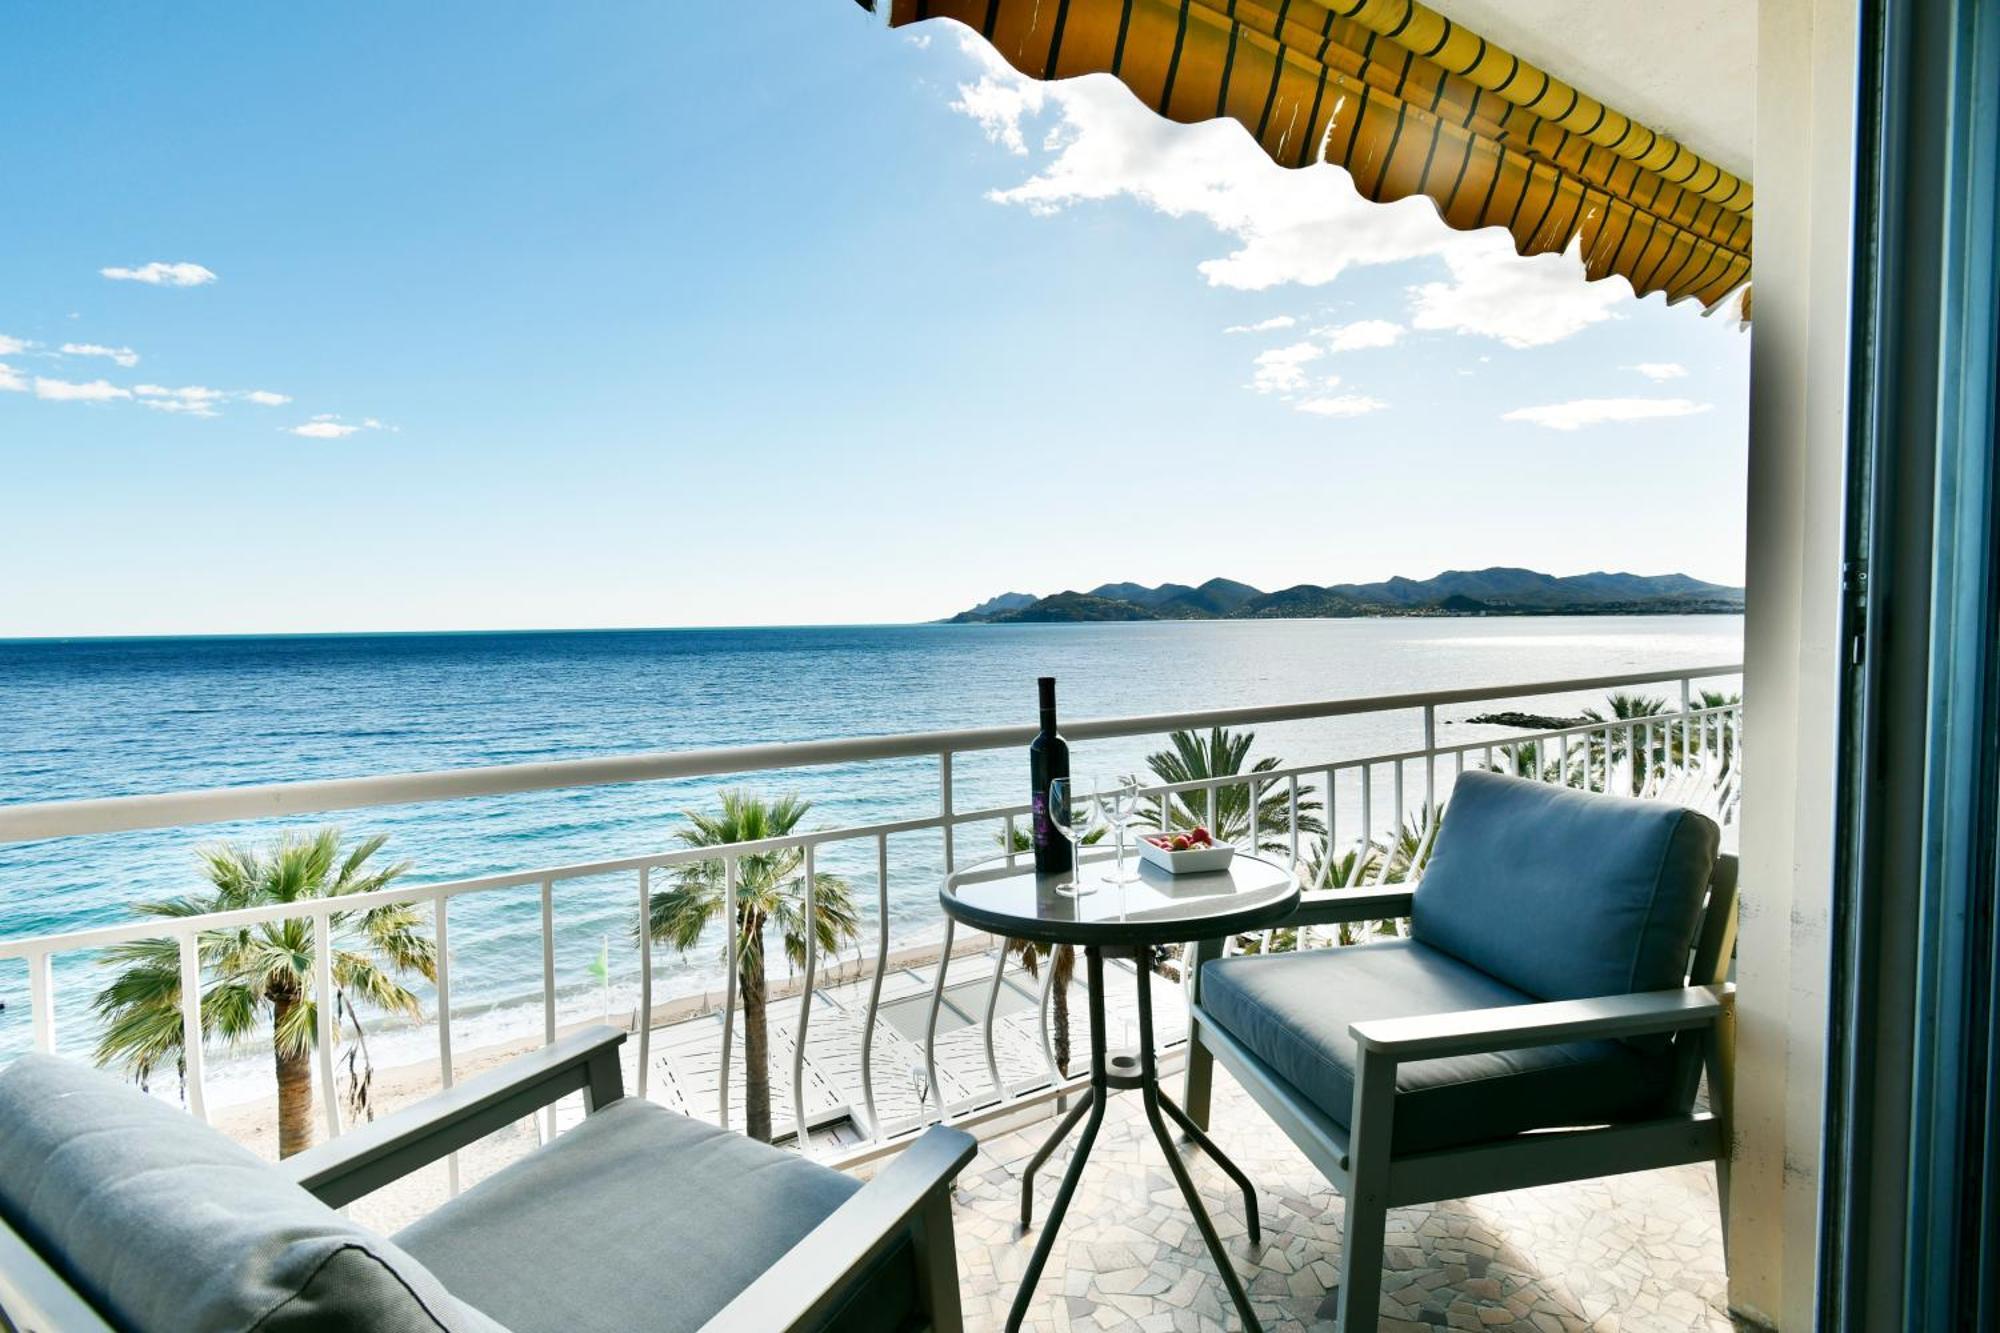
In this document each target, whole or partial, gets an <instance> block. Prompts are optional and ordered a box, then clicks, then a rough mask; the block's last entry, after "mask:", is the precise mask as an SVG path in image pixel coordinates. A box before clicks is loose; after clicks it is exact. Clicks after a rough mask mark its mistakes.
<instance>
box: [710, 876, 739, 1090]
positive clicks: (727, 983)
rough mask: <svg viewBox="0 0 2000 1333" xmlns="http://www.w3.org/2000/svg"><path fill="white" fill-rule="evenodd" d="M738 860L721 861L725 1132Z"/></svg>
mask: <svg viewBox="0 0 2000 1333" xmlns="http://www.w3.org/2000/svg"><path fill="white" fill-rule="evenodd" d="M737 873H738V872H737V858H736V857H734V856H729V857H724V858H723V861H722V929H723V932H724V934H723V937H722V957H723V960H724V961H723V969H722V1063H721V1064H720V1065H718V1066H717V1067H716V1079H715V1114H716V1120H717V1122H718V1123H719V1124H721V1126H722V1127H723V1128H724V1129H728V1128H729V1047H730V1043H731V1039H732V1038H734V1037H735V1035H736V972H737V968H738V967H739V966H740V965H741V961H742V953H743V941H742V938H741V934H740V932H741V929H742V928H741V927H740V926H739V925H738V924H737V922H736V877H737Z"/></svg>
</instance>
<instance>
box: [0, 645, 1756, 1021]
mask: <svg viewBox="0 0 2000 1333" xmlns="http://www.w3.org/2000/svg"><path fill="white" fill-rule="evenodd" d="M1741 640H1742V623H1741V620H1740V618H1737V617H1712V616H1710V617H1687V618H1680V617H1653V618H1629V619H1628V618H1612V617H1587V618H1576V619H1567V618H1548V619H1526V618H1524V619H1506V620H1376V621H1364V620H1353V621H1269V622H1207V623H1187V624H1129V625H1060V626H928V625H919V626H888V627H879V628H871V627H852V628H831V629H747V630H666V631H633V632H600V633H533V634H451V635H381V636H337V637H291V638H211V639H135V640H88V641H77V642H18V641H17V642H0V803H12V802H20V801H46V800H58V799H69V798H77V797H90V796H110V795H125V794H133V793H141V792H160V791H170V790H175V789H180V788H188V787H209V786H222V785H233V784H241V783H255V782H271V781H285V780H294V779H302V778H323V777H345V776H355V775H363V774H370V773H382V772H395V771H407V770H414V769H431V768H448V767H456V766H462V765H476V764H493V763H511V762H517V761H522V760H541V759H564V758H573V757H577V756H585V755H604V754H616V753H624V752H631V751H640V750H657V749H687V748H694V747H701V746H713V745H735V744H743V743H747V742H757V741H789V740H805V739H811V738H816V737H828V736H850V735H863V734H869V733H885V732H897V731H916V730H927V729H931V728H937V727H954V726H981V725H992V724H1009V723H1022V722H1031V721H1032V720H1033V713H1034V677H1035V676H1036V675H1038V674H1043V673H1053V674H1055V675H1056V676H1057V677H1058V678H1059V680H1060V689H1061V696H1062V707H1063V711H1064V713H1065V715H1067V716H1070V717H1077V716H1090V717H1096V716H1104V715H1110V714H1129V713H1151V712H1165V711H1172V710H1178V709H1192V708H1205V707H1222V706H1232V705H1238V704H1253V703H1278V702H1286V701H1292V700H1299V699H1309V698H1328V697H1338V696H1349V695H1366V694H1380V693H1391V692H1401V691H1411V690H1421V689H1430V688H1443V687H1447V686H1462V685H1467V684H1473V683H1494V684H1500V683H1507V682H1515V681H1529V680H1534V679H1538V678H1539V679H1548V678H1556V677H1574V676H1582V675H1591V674H1600V673H1611V672H1618V671H1643V670H1651V669H1655V668H1669V667H1677V666H1693V665H1700V664H1707V663H1722V662H1733V661H1735V660H1737V658H1738V656H1739V654H1740V652H1741ZM1731 687H1732V688H1733V687H1734V683H1733V682H1732V683H1731ZM1545 702H1546V701H1545ZM1474 711H1478V710H1477V709H1461V710H1458V711H1457V712H1456V714H1454V716H1457V717H1459V718H1462V717H1464V716H1466V715H1468V714H1469V713H1471V712H1474ZM1459 725H1460V727H1461V729H1460V730H1458V731H1455V732H1454V731H1446V732H1443V733H1442V734H1443V735H1445V736H1451V735H1472V734H1481V735H1483V734H1486V733H1485V732H1484V731H1483V730H1478V729H1473V730H1467V729H1464V728H1463V724H1462V723H1461V724H1459ZM1417 735H1418V723H1417V719H1416V717H1415V715H1414V714H1400V715H1396V716H1394V717H1384V718H1373V719H1352V720H1342V721H1340V722H1329V723H1315V724H1296V725H1291V726H1286V727H1272V728H1266V729H1263V730H1262V731H1261V732H1260V735H1259V738H1258V740H1259V744H1258V746H1257V749H1256V752H1255V753H1257V754H1277V755H1281V756H1283V757H1285V758H1287V759H1288V760H1291V761H1293V762H1303V761H1306V760H1318V759H1322V758H1331V757H1335V756H1337V755H1340V754H1351V753H1356V752H1358V747H1361V746H1369V747H1371V748H1372V747H1375V746H1389V745H1398V744H1413V743H1415V741H1416V740H1417ZM1152 748H1156V746H1155V745H1152V744H1148V743H1146V742H1143V741H1130V742H1117V743H1105V744H1103V745H1096V746H1088V747H1078V751H1077V755H1076V759H1075V763H1074V767H1075V768H1076V770H1077V772H1078V773H1079V774H1080V775H1082V774H1090V773H1111V772H1117V771H1129V770H1136V769H1138V768H1139V767H1141V764H1142V760H1143V756H1144V754H1145V753H1146V752H1147V751H1148V750H1149V749H1152ZM957 781H958V802H959V804H960V805H961V806H973V805H986V804H998V803H1002V802H1011V801H1016V800H1020V799H1024V793H1023V792H1022V791H1021V790H1019V789H1020V788H1021V787H1022V786H1023V785H1024V784H1025V773H1024V763H1023V761H1022V757H1021V756H1018V755H1014V754H1006V755H993V756H984V757H979V758H975V759H973V760H971V761H969V762H967V763H966V764H965V766H964V768H963V769H962V770H961V771H960V772H959V773H958V775H957ZM748 784H749V785H754V786H757V787H761V788H767V789H771V790H797V791H801V792H804V793H806V794H807V795H810V796H811V797H813V798H814V799H815V800H816V801H817V802H818V806H817V809H816V811H815V814H814V816H813V817H812V821H811V822H814V823H816V824H818V823H824V824H854V823H864V822H871V821H875V820H882V819H892V818H898V817H905V816H911V815H917V814H921V813H926V812H928V811H930V810H931V809H933V808H934V803H935V801H936V784H937V775H936V766H935V764H934V763H933V762H929V761H925V762H907V763H896V764H879V765H871V766H867V768H866V769H865V770H863V769H860V768H826V769H818V770H811V771H806V772H800V773H789V774H765V775H760V776H758V777H755V778H753V779H750V780H748ZM715 788H716V784H715V783H713V782H708V781H702V782H686V783H655V784H643V785H637V786H625V787H605V788H596V789H590V790H583V791H564V792H549V793H536V794H527V795H520V796H509V797H496V798H487V799H480V800H473V801H460V802H455V803H449V804H439V805H428V806H406V807H400V808H395V809H384V810H369V811H349V812H345V813H344V814H342V815H339V816H336V817H334V819H335V822H339V823H341V824H343V825H344V826H345V827H346V828H348V829H349V830H351V831H354V832H357V833H359V832H370V833H372V832H386V833H388V834H389V835H390V843H389V848H388V851H387V853H385V855H391V856H394V857H396V858H399V859H400V858H407V859H410V860H412V861H413V862H414V867H413V869H412V871H411V872H410V878H411V879H412V880H417V881H423V880H441V879H455V878H460V877H463V876H468V875H476V874H481V873H492V872H499V871H510V870H520V869H530V868H535V867H541V866H553V865H558V864H561V863H563V862H570V861H584V860H595V859H608V858H612V857H617V856H624V855H636V854H639V853H642V852H646V851H650V850H656V849H660V848H664V847H668V846H670V845H672V835H673V830H674V828H675V826H676V823H677V816H678V813H679V812H680V811H681V810H683V809H686V808H688V807H689V806H692V805H698V804H701V803H702V802H704V801H705V800H707V799H709V798H711V797H712V795H713V792H714V790H715ZM299 822H301V821H294V823H295V824H296V823H299ZM302 822H303V823H306V824H310V823H313V822H315V821H310V820H308V821H302ZM274 827H275V826H274V825H265V826H263V827H258V826H249V825H238V826H231V827H215V828H207V829H193V830H170V831H164V832H142V833H130V834H117V835H106V836H98V837H89V838H72V839H61V840H53V841H47V842H41V843H34V844H25V845H16V846H11V847H0V936H15V935H28V934H39V933H43V932H48V931H59V930H74V929H80V928H83V927H86V926H91V925H99V924H104V923H108V922H115V921H119V920H122V919H125V918H127V917H128V916H129V915H130V913H129V908H128V905H129V904H130V903H132V902H134V901H138V900H144V899H147V898H155V897H161V896H165V895H170V894H175V893H180V892H188V891H193V890H196V889H198V888H199V887H200V882H199V880H198V878H197V877H196V876H195V875H194V873H193V868H194V861H193V857H192V853H193V851H194V849H195V848H196V847H197V846H198V845H200V844H201V843H203V842H205V841H209V840H212V839H215V838H218V837H225V836H227V837H264V836H268V835H269V834H270V833H271V832H272V831H273V828H274ZM962 836H963V837H965V838H966V840H967V844H969V845H967V846H965V848H964V849H963V850H962V851H961V857H962V858H963V857H966V856H968V855H976V854H977V853H978V852H979V851H981V850H984V849H985V848H986V845H987V844H988V843H990V842H991V841H992V835H990V834H987V835H980V834H973V833H967V834H964V835H962ZM940 856H941V845H940V842H939V840H938V838H937V837H936V836H935V835H926V836H923V837H914V836H913V837H911V838H909V839H899V840H898V841H897V844H896V852H895V860H894V863H893V866H894V869H893V872H892V877H891V886H890V887H891V911H890V915H891V920H892V925H893V928H894V931H895V933H896V934H897V935H898V936H914V935H916V934H921V933H923V932H924V931H926V930H929V929H934V928H935V924H936V911H935V886H936V880H935V875H936V871H937V868H938V867H939V865H940V864H941V859H940ZM829 860H830V862H831V867H832V868H834V869H837V870H843V871H846V872H849V873H851V874H852V875H853V877H854V879H855V882H856V886H857V889H859V890H860V891H861V893H862V896H863V897H864V898H866V899H868V900H869V901H870V903H871V904H872V900H873V896H874V893H875V885H874V879H873V868H874V857H873V852H872V849H871V848H867V847H862V846H859V845H857V846H856V847H855V848H854V849H853V850H852V852H850V853H845V854H843V853H839V852H836V853H833V854H832V855H831V856H830V858H829ZM557 898H558V908H557V910H558V916H559V919H560V921H561V928H560V931H559V958H558V975H559V978H560V979H561V982H562V984H563V985H564V986H565V987H566V988H568V990H569V994H568V995H567V997H566V1000H565V1004H566V1007H567V1008H569V1009H571V1010H589V1009H592V1008H594V1007H601V1006H602V1004H603V1002H604V1000H603V996H602V995H601V993H600V992H599V991H598V989H597V988H596V986H595V984H594V983H593V982H592V981H591V980H590V973H589V970H588V969H589V965H590V963H591V961H592V960H594V959H595V958H596V957H597V955H598V952H599V950H600V948H601V947H603V941H604V940H605V939H606V937H609V940H610V946H611V947H610V953H611V967H612V973H613V979H614V986H613V995H612V1001H613V1004H614V1007H619V1008H629V1006H630V1003H631V1001H630V994H631V980H632V977H633V976H634V975H635V971H636V955H635V954H633V952H632V950H631V947H630V944H629V934H628V931H629V927H630V924H631V921H632V919H633V918H634V916H635V915H636V908H635V902H636V882H635V881H634V880H632V879H631V878H630V877H625V878H620V879H617V880H603V881H583V882H572V883H568V884H565V885H563V886H560V887H559V889H558V894H557ZM871 910H872V906H871ZM452 926H453V941H454V949H453V976H454V992H455V999H456V1002H457V1003H456V1005H455V1007H458V1006H463V1008H464V1010H465V1013H466V1015H467V1020H466V1021H467V1022H468V1023H472V1024H483V1025H484V1026H483V1027H474V1028H472V1029H469V1031H468V1039H478V1038H479V1037H481V1036H484V1035H499V1033H500V1032H502V1031H532V1030H536V1029H537V1027H538V1024H539V1008H538V1001H536V999H535V997H536V996H537V995H538V993H539V992H538V989H537V988H538V986H539V978H540V940H539V906H538V900H537V897H536V894H535V891H534V890H533V889H532V888H530V889H527V890H524V891H521V892H510V893H505V894H501V895H480V896H478V897H475V898H470V899H461V900H459V901H458V902H456V903H455V904H454V905H453V910H452ZM871 929H872V926H871ZM711 963H712V959H711V957H710V956H709V954H708V951H706V950H704V951H702V953H701V954H700V955H699V956H695V957H690V958H689V959H688V960H686V961H685V962H683V961H681V960H677V959H676V958H675V957H674V956H673V955H672V954H670V953H663V954H662V955H661V957H660V958H659V959H658V960H657V966H658V968H659V972H658V978H659V983H660V986H661V989H662V993H663V994H665V993H673V992H674V991H677V990H678V991H692V990H699V989H701V988H702V987H703V986H704V985H705V984H708V983H709V982H711V981H712V980H713V977H714V970H713V968H712V966H710V964H711ZM103 971H104V970H103V969H102V968H101V967H99V966H98V965H97V964H96V963H95V962H94V961H93V960H92V959H91V958H89V957H88V956H76V957H67V958H64V959H62V960H60V962H59V964H58V972H57V976H58V982H59V988H60V994H61V997H62V1003H61V1005H60V1006H59V1008H58V1024H59V1039H60V1041H61V1043H62V1045H63V1046H64V1047H65V1048H76V1049H81V1048H82V1047H83V1046H85V1045H87V1043H88V1041H89V1039H90V1035H91V1034H90V1030H89V1029H90V1023H89V1015H88V1000H89V997H90V994H91V992H92V991H93V990H94V989H95V988H96V987H97V986H98V985H101V984H102V980H103ZM0 1000H4V1001H5V1002H6V1005H7V1007H6V1010H5V1012H3V1013H0V1058H4V1057H5V1056H6V1055H7V1054H11V1053H13V1052H15V1051H18V1050H21V1049H23V1048H24V1047H25V1046H26V1045H27V1042H28V1026H29V1015H28V1004H27V997H26V980H25V972H24V969H22V968H21V966H20V965H19V964H18V963H4V964H0ZM531 1002H532V1003H531ZM524 1006H525V1007H524ZM382 1058H383V1055H382V1053H381V1052H379V1051H378V1052H377V1059H378V1061H379V1060H381V1059H382Z"/></svg>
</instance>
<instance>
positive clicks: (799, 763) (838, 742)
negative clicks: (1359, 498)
mask: <svg viewBox="0 0 2000 1333" xmlns="http://www.w3.org/2000/svg"><path fill="white" fill-rule="evenodd" d="M1742 674H1743V666H1742V664H1741V663H1740V662H1738V663H1731V664H1727V665H1722V666H1699V667H1676V668H1673V669H1670V670H1663V671H1639V672H1622V673H1617V674H1613V675H1601V676H1581V677H1575V678H1572V679H1568V680H1544V681H1524V682H1520V683H1517V684H1509V685H1482V686H1471V687H1466V688H1461V689H1448V690H1425V691H1419V692H1414V693H1405V694H1377V695H1364V696H1359V697H1353V698H1345V699H1321V700H1313V701H1308V702H1301V703H1291V704H1249V705H1244V706H1241V707H1236V708H1213V709H1202V710H1197V711H1194V712H1182V713H1152V714H1144V715H1140V716H1134V717H1115V718H1097V719H1090V720H1086V721H1080V722H1071V723H1066V724H1065V725H1064V727H1063V734H1064V735H1065V736H1066V737H1068V738H1069V739H1070V740H1073V741H1085V740H1106V739H1111V738H1114V737H1121V736H1146V735H1153V734H1156V733H1159V732H1167V731H1181V730H1186V729H1189V728H1195V727H1228V726H1242V725H1246V724H1250V723H1268V722H1302V721H1309V720H1312V719H1315V718H1329V717H1345V716H1351V715H1355V714H1361V713H1383V712H1396V711H1400V710H1403V709H1411V708H1425V707H1430V708H1436V707H1440V706H1443V705H1447V704H1459V703H1476V702H1479V701H1481V700H1486V699H1514V698H1532V697H1537V696H1542V695H1550V694H1575V693H1581V692H1583V691H1586V690H1599V689H1605V688H1608V687H1611V686H1617V685H1654V684H1660V683H1662V682H1666V681H1686V680H1700V679H1706V678H1709V677H1720V676H1740V675H1742ZM1034 734H1035V728H1034V727H1032V726H1026V725H1022V726H1004V727H970V728H961V729H957V730H945V731H915V732H901V733H892V734H889V735H883V736H861V737H844V738H838V739H831V740H813V741H772V742H764V743H759V744H756V745H731V746H714V747H709V748H706V749H695V750H657V751H648V752H645V753H640V754H629V755H607V756H603V757H599V758H589V759H551V760H540V761H535V762H531V763H519V764H490V765H485V766H479V767H469V768H450V769H434V770H430V771H425V772H416V773H386V774H375V775H372V776H368V777H359V778H314V779H307V780H302V781H295V782H270V783H259V784H255V785H246V786H241V787H209V788H203V789H199V790H192V791H176V792H157V793H149V794H146V795H141V796H100V797H86V798H83V799H79V800H68V801H32V802H23V803H21V804H17V805H0V845H5V844H8V843H17V842H33V841H40V840H42V839H46V838H62V837H76V836H81V835H86V834H94V833H123V832H128V831H131V830H134V829H157V828H180V827H185V826H188V825H200V824H216V823H222V822H225V821H230V820H238V819H271V818H280V817H284V816H291V815H308V814H321V813H325V812H328V811H333V810H354V809H361V808H364V807H375V806H387V805H414V804H418V803H422V802H428V801H446V800H460V799H464V798H466V797H474V796H501V795H508V794H512V793H518V792H530V791H552V790H558V789H561V788H567V787H597V786H609V785H615V784H622V783H628V782H649V781H659V780H665V779H676V778H697V777H717V776H723V775H732V774H739V773H756V772H769V771H772V770H775V769H790V768H815V767H822V766H825V765H829V764H848V763H862V762H872V761H876V760H883V759H920V758H931V757H935V756H938V755H940V754H946V753H950V754H963V753H967V752H971V751H978V750H998V749H1006V748H1009V747H1012V746H1017V745H1025V744H1026V743H1027V742H1028V741H1030V740H1031V739H1033V737H1034Z"/></svg>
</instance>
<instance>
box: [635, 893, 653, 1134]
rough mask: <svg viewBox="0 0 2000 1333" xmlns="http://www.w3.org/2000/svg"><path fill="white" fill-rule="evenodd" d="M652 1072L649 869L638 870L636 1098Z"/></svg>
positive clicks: (651, 940)
mask: <svg viewBox="0 0 2000 1333" xmlns="http://www.w3.org/2000/svg"><path fill="white" fill-rule="evenodd" d="M652 1070H653V868H652V867H651V866H640V867H639V1078H638V1084H639V1095H640V1096H641V1097H644V1096H645V1095H646V1089H647V1087H648V1086H649V1083H650V1081H651V1076H652Z"/></svg>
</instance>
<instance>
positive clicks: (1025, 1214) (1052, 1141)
mask: <svg viewBox="0 0 2000 1333" xmlns="http://www.w3.org/2000/svg"><path fill="white" fill-rule="evenodd" d="M1095 1105H1097V1097H1096V1095H1095V1094H1093V1093H1092V1092H1090V1091H1089V1090H1087V1089H1086V1090H1085V1092H1084V1094H1083V1095H1082V1096H1081V1097H1079V1098H1077V1101H1076V1105H1075V1106H1072V1107H1071V1108H1070V1111H1069V1114H1068V1115H1066V1116H1064V1117H1063V1120H1062V1123H1061V1124H1060V1125H1057V1126H1056V1128H1055V1133H1053V1134H1051V1135H1049V1137H1048V1141H1047V1142H1046V1143H1044V1144H1043V1145H1042V1146H1041V1147H1039V1148H1037V1149H1035V1155H1034V1156H1033V1157H1030V1158H1029V1159H1028V1165H1027V1168H1026V1169H1025V1170H1023V1171H1022V1172H1021V1230H1023V1231H1026V1230H1027V1229H1028V1228H1029V1227H1031V1226H1033V1225H1034V1224H1035V1173H1036V1172H1037V1171H1039V1170H1041V1169H1042V1165H1043V1163H1045V1162H1047V1161H1048V1160H1049V1154H1050V1153H1053V1152H1054V1151H1055V1150H1056V1149H1057V1148H1058V1147H1060V1146H1061V1144H1062V1141H1063V1140H1064V1139H1066V1138H1068V1137H1069V1132H1070V1131H1071V1130H1073V1129H1075V1128H1076V1122H1077V1121H1079V1120H1081V1119H1083V1117H1084V1113H1085V1112H1086V1111H1088V1110H1090V1108H1091V1107H1093V1106H1095Z"/></svg>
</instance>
